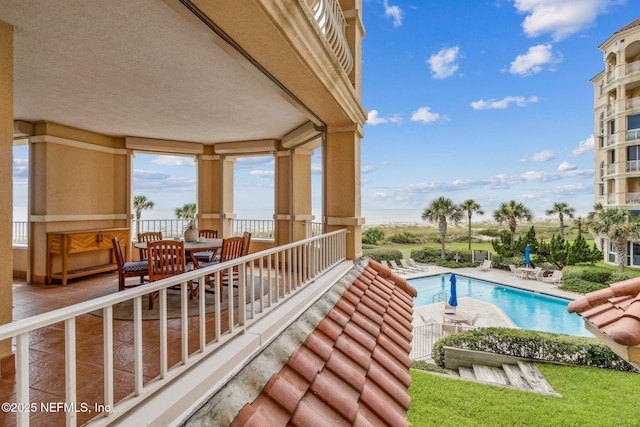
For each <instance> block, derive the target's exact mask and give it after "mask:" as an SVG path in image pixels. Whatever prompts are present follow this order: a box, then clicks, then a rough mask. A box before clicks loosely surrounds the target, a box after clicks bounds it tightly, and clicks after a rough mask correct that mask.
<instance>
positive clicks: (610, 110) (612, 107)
mask: <svg viewBox="0 0 640 427" xmlns="http://www.w3.org/2000/svg"><path fill="white" fill-rule="evenodd" d="M615 112H616V106H615V105H608V106H607V117H609V116H611V115H613V114H615Z"/></svg>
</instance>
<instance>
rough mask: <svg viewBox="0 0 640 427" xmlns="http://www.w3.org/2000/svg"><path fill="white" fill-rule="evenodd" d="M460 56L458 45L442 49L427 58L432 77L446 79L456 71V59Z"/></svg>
mask: <svg viewBox="0 0 640 427" xmlns="http://www.w3.org/2000/svg"><path fill="white" fill-rule="evenodd" d="M460 57H461V55H460V48H459V47H458V46H455V47H450V48H448V49H442V50H440V52H438V53H436V54H433V55H431V57H430V58H429V59H428V60H427V63H428V64H429V68H430V69H431V72H432V76H433V78H434V79H446V78H447V77H451V76H452V75H453V74H454V73H455V72H456V71H458V68H459V65H458V62H457V60H458V59H459V58H460Z"/></svg>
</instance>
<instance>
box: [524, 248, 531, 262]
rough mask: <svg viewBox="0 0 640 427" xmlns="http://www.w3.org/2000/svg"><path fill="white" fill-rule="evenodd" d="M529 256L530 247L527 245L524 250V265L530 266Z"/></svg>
mask: <svg viewBox="0 0 640 427" xmlns="http://www.w3.org/2000/svg"><path fill="white" fill-rule="evenodd" d="M530 254H531V246H529V245H527V247H526V248H524V263H525V265H530V264H531V260H530V259H529V255H530Z"/></svg>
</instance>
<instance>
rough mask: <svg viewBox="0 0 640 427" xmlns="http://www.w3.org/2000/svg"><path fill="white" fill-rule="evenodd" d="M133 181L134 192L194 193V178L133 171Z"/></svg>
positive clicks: (139, 170)
mask: <svg viewBox="0 0 640 427" xmlns="http://www.w3.org/2000/svg"><path fill="white" fill-rule="evenodd" d="M133 179H134V181H135V189H136V191H140V190H143V191H153V190H157V191H160V190H162V191H170V190H180V191H195V188H196V179H195V177H185V176H172V175H169V174H168V173H165V172H159V171H152V170H146V169H134V171H133Z"/></svg>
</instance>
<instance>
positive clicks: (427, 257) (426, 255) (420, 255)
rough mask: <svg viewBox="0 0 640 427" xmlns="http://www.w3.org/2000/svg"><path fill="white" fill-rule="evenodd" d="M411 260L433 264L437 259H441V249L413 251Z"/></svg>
mask: <svg viewBox="0 0 640 427" xmlns="http://www.w3.org/2000/svg"><path fill="white" fill-rule="evenodd" d="M411 258H413V259H414V260H416V261H417V262H424V263H427V262H432V261H434V260H435V259H436V258H438V259H440V249H439V248H422V249H412V250H411Z"/></svg>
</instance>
